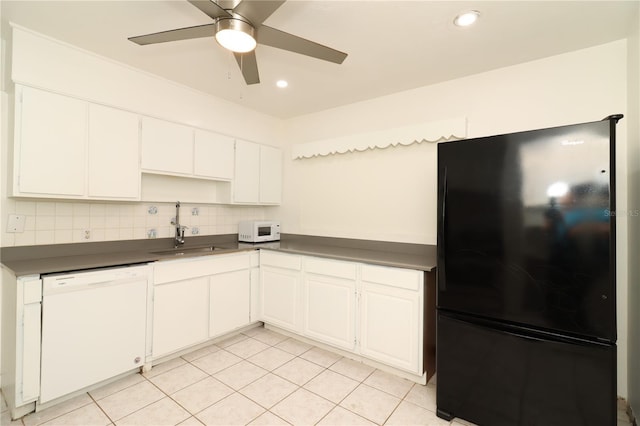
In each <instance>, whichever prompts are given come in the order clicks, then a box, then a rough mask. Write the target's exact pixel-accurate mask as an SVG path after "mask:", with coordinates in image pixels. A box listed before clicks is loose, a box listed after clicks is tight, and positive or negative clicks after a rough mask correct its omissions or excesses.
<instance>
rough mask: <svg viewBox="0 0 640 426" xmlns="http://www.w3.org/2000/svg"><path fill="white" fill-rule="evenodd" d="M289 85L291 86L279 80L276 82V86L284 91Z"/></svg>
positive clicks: (285, 81)
mask: <svg viewBox="0 0 640 426" xmlns="http://www.w3.org/2000/svg"><path fill="white" fill-rule="evenodd" d="M288 85H289V83H288V82H287V80H278V81H276V86H278V87H279V88H281V89H284V88H285V87H287V86H288Z"/></svg>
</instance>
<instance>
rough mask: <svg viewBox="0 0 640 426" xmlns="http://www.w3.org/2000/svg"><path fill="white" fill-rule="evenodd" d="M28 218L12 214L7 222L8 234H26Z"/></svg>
mask: <svg viewBox="0 0 640 426" xmlns="http://www.w3.org/2000/svg"><path fill="white" fill-rule="evenodd" d="M26 220H27V216H25V215H23V214H10V215H9V220H8V221H7V232H24V223H25V222H26Z"/></svg>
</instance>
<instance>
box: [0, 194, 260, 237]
mask: <svg viewBox="0 0 640 426" xmlns="http://www.w3.org/2000/svg"><path fill="white" fill-rule="evenodd" d="M4 201H5V202H4V203H3V205H2V212H1V214H2V234H1V235H2V239H1V241H0V246H2V247H11V246H27V245H39V244H64V243H79V242H89V241H92V242H97V241H114V240H133V239H144V238H167V237H172V236H173V235H174V233H175V230H174V229H175V228H174V226H173V225H171V221H172V219H173V218H174V217H175V215H176V207H175V203H100V202H67V201H50V200H47V201H31V200H29V201H23V200H13V199H5V200H4ZM265 209H266V207H260V206H250V207H247V206H226V205H225V206H223V205H206V204H188V203H181V206H180V224H181V225H184V226H187V227H188V229H187V230H186V231H185V236H190V235H216V234H233V233H237V232H238V222H240V221H242V220H253V219H256V220H261V219H264V218H265ZM9 215H25V216H26V222H25V225H24V232H16V233H9V232H7V220H8V217H9Z"/></svg>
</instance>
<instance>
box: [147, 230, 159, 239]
mask: <svg viewBox="0 0 640 426" xmlns="http://www.w3.org/2000/svg"><path fill="white" fill-rule="evenodd" d="M147 237H148V238H156V237H157V233H156V230H155V229H149V230H148V231H147Z"/></svg>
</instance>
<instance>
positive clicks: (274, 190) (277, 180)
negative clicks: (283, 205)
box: [260, 145, 282, 204]
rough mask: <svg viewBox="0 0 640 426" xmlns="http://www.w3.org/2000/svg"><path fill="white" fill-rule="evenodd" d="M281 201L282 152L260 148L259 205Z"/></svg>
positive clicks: (272, 148) (271, 148)
mask: <svg viewBox="0 0 640 426" xmlns="http://www.w3.org/2000/svg"><path fill="white" fill-rule="evenodd" d="M281 201H282V150H280V149H279V148H274V147H272V146H265V145H262V146H260V203H264V204H280V202H281Z"/></svg>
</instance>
